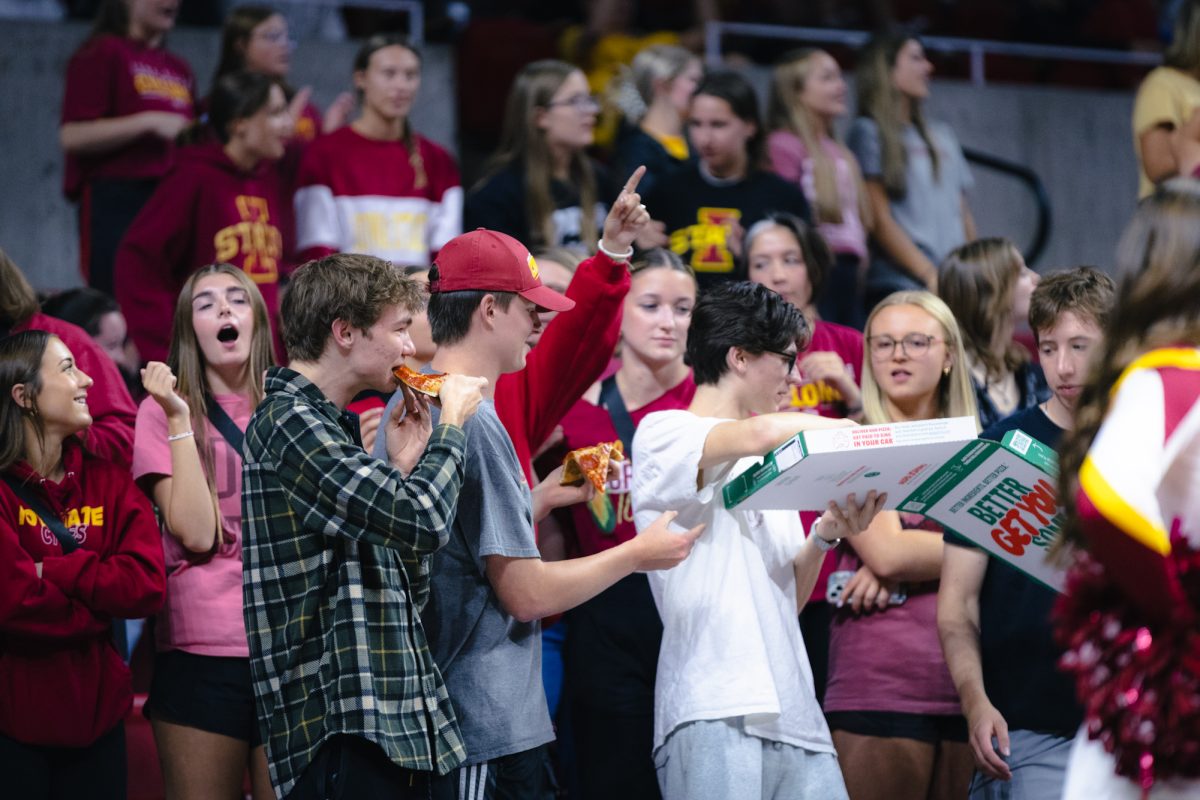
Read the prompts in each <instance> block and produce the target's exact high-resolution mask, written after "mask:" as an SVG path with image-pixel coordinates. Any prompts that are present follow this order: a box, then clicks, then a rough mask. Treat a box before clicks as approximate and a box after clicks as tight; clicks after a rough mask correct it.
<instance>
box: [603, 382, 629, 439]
mask: <svg viewBox="0 0 1200 800" xmlns="http://www.w3.org/2000/svg"><path fill="white" fill-rule="evenodd" d="M600 405H601V406H603V407H604V409H605V410H606V411H608V416H609V417H610V418H611V419H612V424H613V428H615V429H616V431H617V436H618V438H620V440H621V444H623V445H625V457H626V458H628V457H629V454H630V453H632V452H633V417H631V416H629V411H628V409H626V408H625V399H624V398H623V397H621V390H620V389H618V388H617V376H616V374H615V373H614V374H612V375H609V376H608V377H607V378H605V379H604V380H603V381H602V382H601V383H600Z"/></svg>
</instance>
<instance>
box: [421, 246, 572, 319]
mask: <svg viewBox="0 0 1200 800" xmlns="http://www.w3.org/2000/svg"><path fill="white" fill-rule="evenodd" d="M433 263H434V265H435V266H436V267H437V268H438V279H437V280H436V281H430V282H429V293H430V294H437V293H439V292H460V291H465V290H476V291H484V292H487V291H493V292H516V293H517V294H519V295H521V297H524V298H525V299H526V300H529V301H530V302H532V303H537V305H538V307H539V308H544V309H546V310H548V311H570V310H571V309H572V308H574V307H575V301H574V300H571V299H570V298H568V297H564V296H563V295H561V294H559V293H558V292H556V291H554V290H553V289H551V288H549V287H547V286H544V285H542V281H541V278H539V277H538V266H537V262H536V261H534V260H533V256H531V255H530V254H529V251H528V250H526V249H525V245H523V244H521V243H520V242H518V241H517V240H516V239H514V238H513V237H511V236H509V235H508V234H506V233H500V232H499V231H489V230H487V229H486V228H477V229H476V230H473V231H471V232H470V233H464V234H462V235H460V236H455V237H454V238H453V239H451V240H450V241H448V242H446V244H445V245H444V246H443V247H442V249H441V250H439V251H438V254H437V258H435V259H434V260H433Z"/></svg>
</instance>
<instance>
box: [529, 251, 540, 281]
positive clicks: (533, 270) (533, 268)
mask: <svg viewBox="0 0 1200 800" xmlns="http://www.w3.org/2000/svg"><path fill="white" fill-rule="evenodd" d="M526 258H527V259H528V261H529V274H530V275H532V276H533V279H534V280H537V277H538V266H537V262H536V261H534V260H533V254H532V253H531V254H530V255H528V256H526Z"/></svg>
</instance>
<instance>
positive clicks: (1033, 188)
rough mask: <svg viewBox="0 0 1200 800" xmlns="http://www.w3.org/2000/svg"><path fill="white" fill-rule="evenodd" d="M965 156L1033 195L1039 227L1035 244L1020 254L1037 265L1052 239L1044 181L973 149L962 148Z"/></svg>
mask: <svg viewBox="0 0 1200 800" xmlns="http://www.w3.org/2000/svg"><path fill="white" fill-rule="evenodd" d="M963 155H964V156H965V157H966V159H967V161H970V162H971V163H972V164H978V165H979V166H981V167H984V168H986V169H990V170H994V171H996V172H1000V173H1003V174H1004V175H1007V176H1009V177H1010V178H1014V179H1016V180H1018V181H1020V182H1021V183H1022V184H1024V185H1025V188H1026V189H1028V190H1029V193H1030V194H1032V195H1033V201H1034V204H1035V205H1036V206H1037V224H1036V227H1035V228H1034V231H1033V241H1031V242H1030V243H1029V246H1028V247H1024V248H1021V254H1022V255H1023V256H1024V258H1025V263H1026V264H1029V265H1030V266H1033V265H1035V264H1036V263H1037V260H1038V259H1039V258H1040V257H1041V255H1042V251H1043V250H1045V249H1046V241H1047V240H1048V239H1049V238H1050V228H1051V226H1052V224H1053V217H1052V214H1051V211H1050V195H1049V194H1048V193H1047V192H1046V185H1045V184H1044V183H1042V179H1041V178H1039V177H1038V174H1037V173H1036V172H1034V171H1033V170H1031V169H1030V168H1029V167H1026V166H1024V165H1022V164H1018V163H1016V162H1014V161H1008V160H1006V159H1003V158H1000V157H999V156H994V155H992V154H990V153H985V152H983V151H982V150H975V149H974V148H970V147H964V148H963Z"/></svg>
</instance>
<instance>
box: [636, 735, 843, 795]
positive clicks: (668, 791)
mask: <svg viewBox="0 0 1200 800" xmlns="http://www.w3.org/2000/svg"><path fill="white" fill-rule="evenodd" d="M654 767H655V770H656V771H657V773H658V785H659V788H660V789H662V793H663V800H732V798H737V800H757V798H762V800H848V798H847V796H846V784H845V782H844V781H843V780H842V770H841V768H840V767H839V766H838V760H837V756H835V755H834V754H833V753H815V752H813V751H811V750H805V749H804V748H802V747H795V746H793V745H790V744H784V743H783V742H772V741H769V740H767V739H760V738H758V737H757V736H751V735H750V734H748V733H746V732H745V729H744V726H743V724H742V720H741V718H740V717H739V718H734V719H722V720H703V721H699V722H689V723H687V724H685V725H681V726H680V727H678V728H676V729H675V730H674V731H673V732H672V733H671V735H670V736H668V737H667V740H666V741H665V742H663V745H662V747H660V748H658V750H657V751H656V752H655V754H654Z"/></svg>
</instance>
